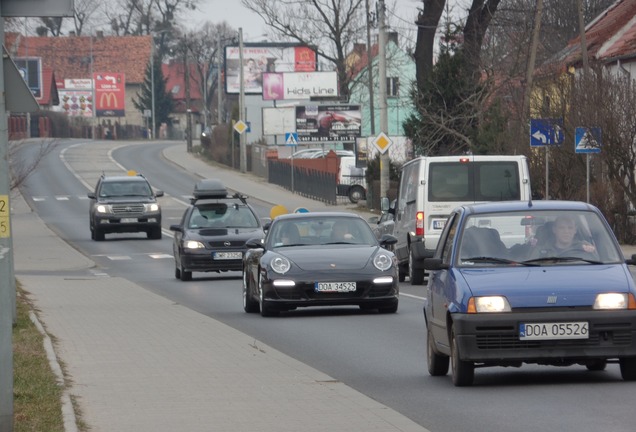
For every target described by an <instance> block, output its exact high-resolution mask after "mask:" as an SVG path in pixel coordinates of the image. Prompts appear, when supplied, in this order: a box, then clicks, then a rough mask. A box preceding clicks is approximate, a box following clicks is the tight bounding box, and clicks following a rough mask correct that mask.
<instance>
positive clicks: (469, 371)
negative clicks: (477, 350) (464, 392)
mask: <svg viewBox="0 0 636 432" xmlns="http://www.w3.org/2000/svg"><path fill="white" fill-rule="evenodd" d="M451 369H452V371H453V384H455V386H456V387H465V386H470V385H472V384H473V380H474V379H475V364H474V363H473V362H470V361H464V360H462V359H461V353H460V352H459V347H458V346H457V338H456V337H455V330H454V329H452V330H451Z"/></svg>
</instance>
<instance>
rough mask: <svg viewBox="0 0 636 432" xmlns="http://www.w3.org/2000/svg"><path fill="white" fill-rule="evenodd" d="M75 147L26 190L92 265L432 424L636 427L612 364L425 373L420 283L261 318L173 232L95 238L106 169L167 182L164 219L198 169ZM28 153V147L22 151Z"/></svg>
mask: <svg viewBox="0 0 636 432" xmlns="http://www.w3.org/2000/svg"><path fill="white" fill-rule="evenodd" d="M77 144H78V142H77V141H73V142H62V143H60V145H59V147H58V148H57V149H56V150H55V151H54V152H52V153H51V154H50V155H48V156H47V157H46V159H45V160H44V161H43V164H42V166H41V167H40V168H39V169H38V170H37V171H36V172H34V173H33V174H32V175H31V176H30V177H29V179H28V181H27V182H26V184H25V185H24V187H23V188H22V193H23V195H24V196H25V199H26V200H27V202H28V203H29V204H30V205H31V206H32V208H33V209H34V210H35V211H36V212H37V213H38V214H39V215H40V217H41V218H42V219H43V220H44V221H45V222H46V223H47V225H49V227H51V228H52V229H53V230H54V231H55V232H56V233H57V234H58V235H59V236H60V237H62V238H63V239H64V240H66V241H67V242H68V243H70V244H71V245H73V246H74V247H75V248H76V249H78V250H79V251H81V252H82V253H84V254H85V255H87V256H88V257H89V258H90V259H92V260H94V261H95V262H96V263H97V265H98V269H97V270H96V271H100V272H104V273H106V274H109V275H111V276H120V277H124V278H126V279H129V280H131V281H133V282H134V283H136V284H139V285H141V286H142V287H144V288H146V289H148V290H150V291H153V292H155V293H158V294H160V295H162V296H164V297H166V298H168V299H170V300H172V301H174V302H178V303H180V304H182V305H185V306H187V307H189V308H191V309H193V310H195V311H197V312H200V313H202V314H205V315H207V316H210V317H212V318H214V319H217V320H219V321H222V322H223V323H225V324H227V325H229V326H231V327H233V328H235V329H238V330H240V331H241V332H244V333H246V334H248V335H250V336H252V337H254V340H255V343H256V344H257V343H258V342H259V341H260V342H262V343H265V344H268V345H270V346H272V347H274V348H276V349H277V350H280V351H281V352H283V353H285V354H287V355H290V356H292V357H294V358H296V359H298V360H300V361H302V362H304V363H306V364H308V365H310V366H312V367H314V368H316V369H318V370H320V371H322V372H324V373H326V374H328V375H330V376H332V377H334V378H336V379H338V380H340V381H343V382H345V383H346V384H348V385H350V386H351V387H353V388H355V389H356V390H358V391H360V392H363V393H364V394H366V395H368V396H370V397H372V398H373V399H375V400H378V401H380V402H381V403H383V404H385V405H387V406H390V407H391V408H393V409H395V410H397V411H399V412H400V413H402V414H404V415H406V416H407V417H409V418H411V419H412V420H414V421H416V422H417V423H419V424H421V425H422V426H424V427H426V428H428V429H430V430H431V431H436V432H437V431H439V432H461V431H466V432H468V431H470V432H473V431H492V432H495V431H502V432H503V431H506V432H513V431H520V432H522V431H537V430H558V431H573V432H574V431H576V432H584V431H599V430H611V431H633V430H634V425H633V424H632V423H633V420H632V419H631V416H630V415H629V413H630V412H631V411H632V407H633V394H634V391H635V390H636V383H625V382H623V381H622V380H621V378H620V373H619V371H618V366H617V365H610V366H609V367H608V369H607V370H606V371H605V372H589V371H587V370H586V369H585V367H568V368H555V367H541V366H524V367H522V368H520V369H510V368H491V369H478V370H477V371H476V379H475V385H474V386H473V387H470V388H455V387H453V385H452V383H451V380H450V375H449V376H446V377H430V376H429V375H428V373H427V370H426V356H425V353H426V350H425V340H426V332H425V326H424V321H423V316H422V306H423V298H422V295H423V292H424V288H423V287H411V286H410V285H409V284H408V283H404V284H401V289H402V292H403V295H402V296H401V298H400V309H399V311H398V313H397V314H394V315H379V314H376V313H363V312H361V311H360V310H358V309H357V308H330V309H305V310H302V309H301V310H297V311H293V312H290V313H286V314H283V315H281V317H279V318H275V319H263V318H262V317H260V316H258V315H251V314H246V313H244V312H243V309H242V300H241V279H240V278H241V274H240V273H238V272H235V273H225V274H215V273H195V274H194V280H193V281H192V282H188V283H184V282H181V281H178V280H176V279H175V278H174V263H173V260H172V238H170V237H169V232H167V231H164V237H163V239H162V240H147V239H146V238H145V234H133V235H113V236H107V241H104V242H94V241H92V240H91V239H90V232H89V229H88V200H87V199H86V193H87V192H88V187H89V186H92V185H94V184H95V181H96V179H97V177H98V176H99V174H100V173H101V172H102V171H105V172H111V171H112V172H116V171H117V170H119V172H121V171H122V170H124V169H136V170H138V171H140V172H143V173H144V175H146V177H147V178H148V179H149V180H150V182H151V184H152V185H153V186H154V187H156V188H159V189H162V190H164V191H165V193H166V196H165V197H164V198H162V199H161V204H162V208H163V214H164V216H163V224H164V228H167V227H168V226H169V225H170V224H171V223H174V222H175V221H176V220H178V218H180V216H181V214H182V212H183V210H184V208H185V205H186V202H187V196H189V195H190V193H191V191H192V187H193V185H194V182H195V181H196V178H194V176H193V175H192V174H191V173H188V172H185V171H183V170H181V169H178V168H176V167H175V165H174V164H172V163H170V162H169V161H167V160H165V159H164V158H163V157H162V156H161V150H162V149H163V148H164V146H163V145H157V144H153V145H148V144H139V145H132V143H110V144H109V146H110V147H112V148H111V150H112V151H111V152H104V148H103V146H90V145H89V144H84V145H77ZM124 144H125V145H124ZM72 145H74V147H71V146H72ZM115 147H118V148H115ZM33 150H34V149H33V148H32V146H27V147H26V148H25V149H24V152H25V153H24V154H25V155H26V156H28V155H29V154H32V153H30V152H32V151H33ZM115 161H117V163H115ZM245 192H248V191H245ZM253 203H254V204H255V205H256V207H257V208H258V211H259V212H262V215H263V216H267V215H268V214H269V205H268V204H266V203H262V202H258V201H257V200H253ZM308 409H310V407H308Z"/></svg>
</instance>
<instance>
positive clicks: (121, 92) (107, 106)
mask: <svg viewBox="0 0 636 432" xmlns="http://www.w3.org/2000/svg"><path fill="white" fill-rule="evenodd" d="M93 82H94V83H95V101H94V102H95V113H96V114H97V117H124V116H125V115H126V106H125V105H126V103H125V102H126V81H125V80H124V74H123V73H117V72H115V73H111V72H108V73H103V72H102V73H94V74H93Z"/></svg>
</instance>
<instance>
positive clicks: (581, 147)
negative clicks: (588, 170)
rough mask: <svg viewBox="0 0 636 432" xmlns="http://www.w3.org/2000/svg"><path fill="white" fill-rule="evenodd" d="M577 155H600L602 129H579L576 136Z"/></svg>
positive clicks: (575, 147)
mask: <svg viewBox="0 0 636 432" xmlns="http://www.w3.org/2000/svg"><path fill="white" fill-rule="evenodd" d="M574 152H575V153H600V152H601V128H599V127H592V128H590V127H577V128H576V130H575V135H574Z"/></svg>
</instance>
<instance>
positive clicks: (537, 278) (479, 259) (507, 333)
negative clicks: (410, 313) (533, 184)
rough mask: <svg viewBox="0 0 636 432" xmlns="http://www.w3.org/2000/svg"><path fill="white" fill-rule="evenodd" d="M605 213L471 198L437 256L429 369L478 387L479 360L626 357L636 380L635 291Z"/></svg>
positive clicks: (593, 361) (595, 361)
mask: <svg viewBox="0 0 636 432" xmlns="http://www.w3.org/2000/svg"><path fill="white" fill-rule="evenodd" d="M635 258H636V256H634V257H632V258H631V259H628V260H627V261H626V260H625V259H624V257H623V254H622V252H621V250H620V248H619V244H618V242H617V241H616V238H615V237H614V234H613V232H612V231H611V229H610V227H609V225H608V223H607V221H606V220H605V218H604V217H603V215H602V214H601V212H600V211H599V210H598V209H597V208H596V207H593V206H591V205H589V204H586V203H581V202H569V201H534V202H522V201H517V202H500V203H488V204H476V205H467V206H462V207H459V208H457V209H456V210H455V211H453V213H452V214H451V215H450V217H449V219H448V221H447V223H446V226H445V228H444V231H443V233H442V236H441V238H440V242H439V244H438V246H437V250H436V252H435V255H434V257H433V258H427V259H425V260H424V267H425V268H426V269H428V270H429V271H430V277H429V281H428V284H427V295H426V302H425V306H424V317H425V320H426V327H427V331H428V343H427V354H428V371H429V373H430V374H431V375H434V376H438V375H446V373H447V372H448V368H449V360H450V364H451V369H452V378H453V383H454V384H455V385H457V386H465V385H471V384H472V383H473V380H474V375H475V368H478V367H487V366H516V367H519V366H521V365H522V364H523V363H534V364H540V365H553V366H570V365H576V364H579V365H583V366H585V367H587V369H589V370H592V371H598V370H603V369H605V367H606V365H607V364H608V363H618V364H619V365H620V372H621V375H622V377H623V379H624V380H626V381H633V380H636V290H635V288H634V281H633V278H632V276H631V274H630V272H629V269H628V268H627V265H626V264H635V263H636V261H635Z"/></svg>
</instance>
